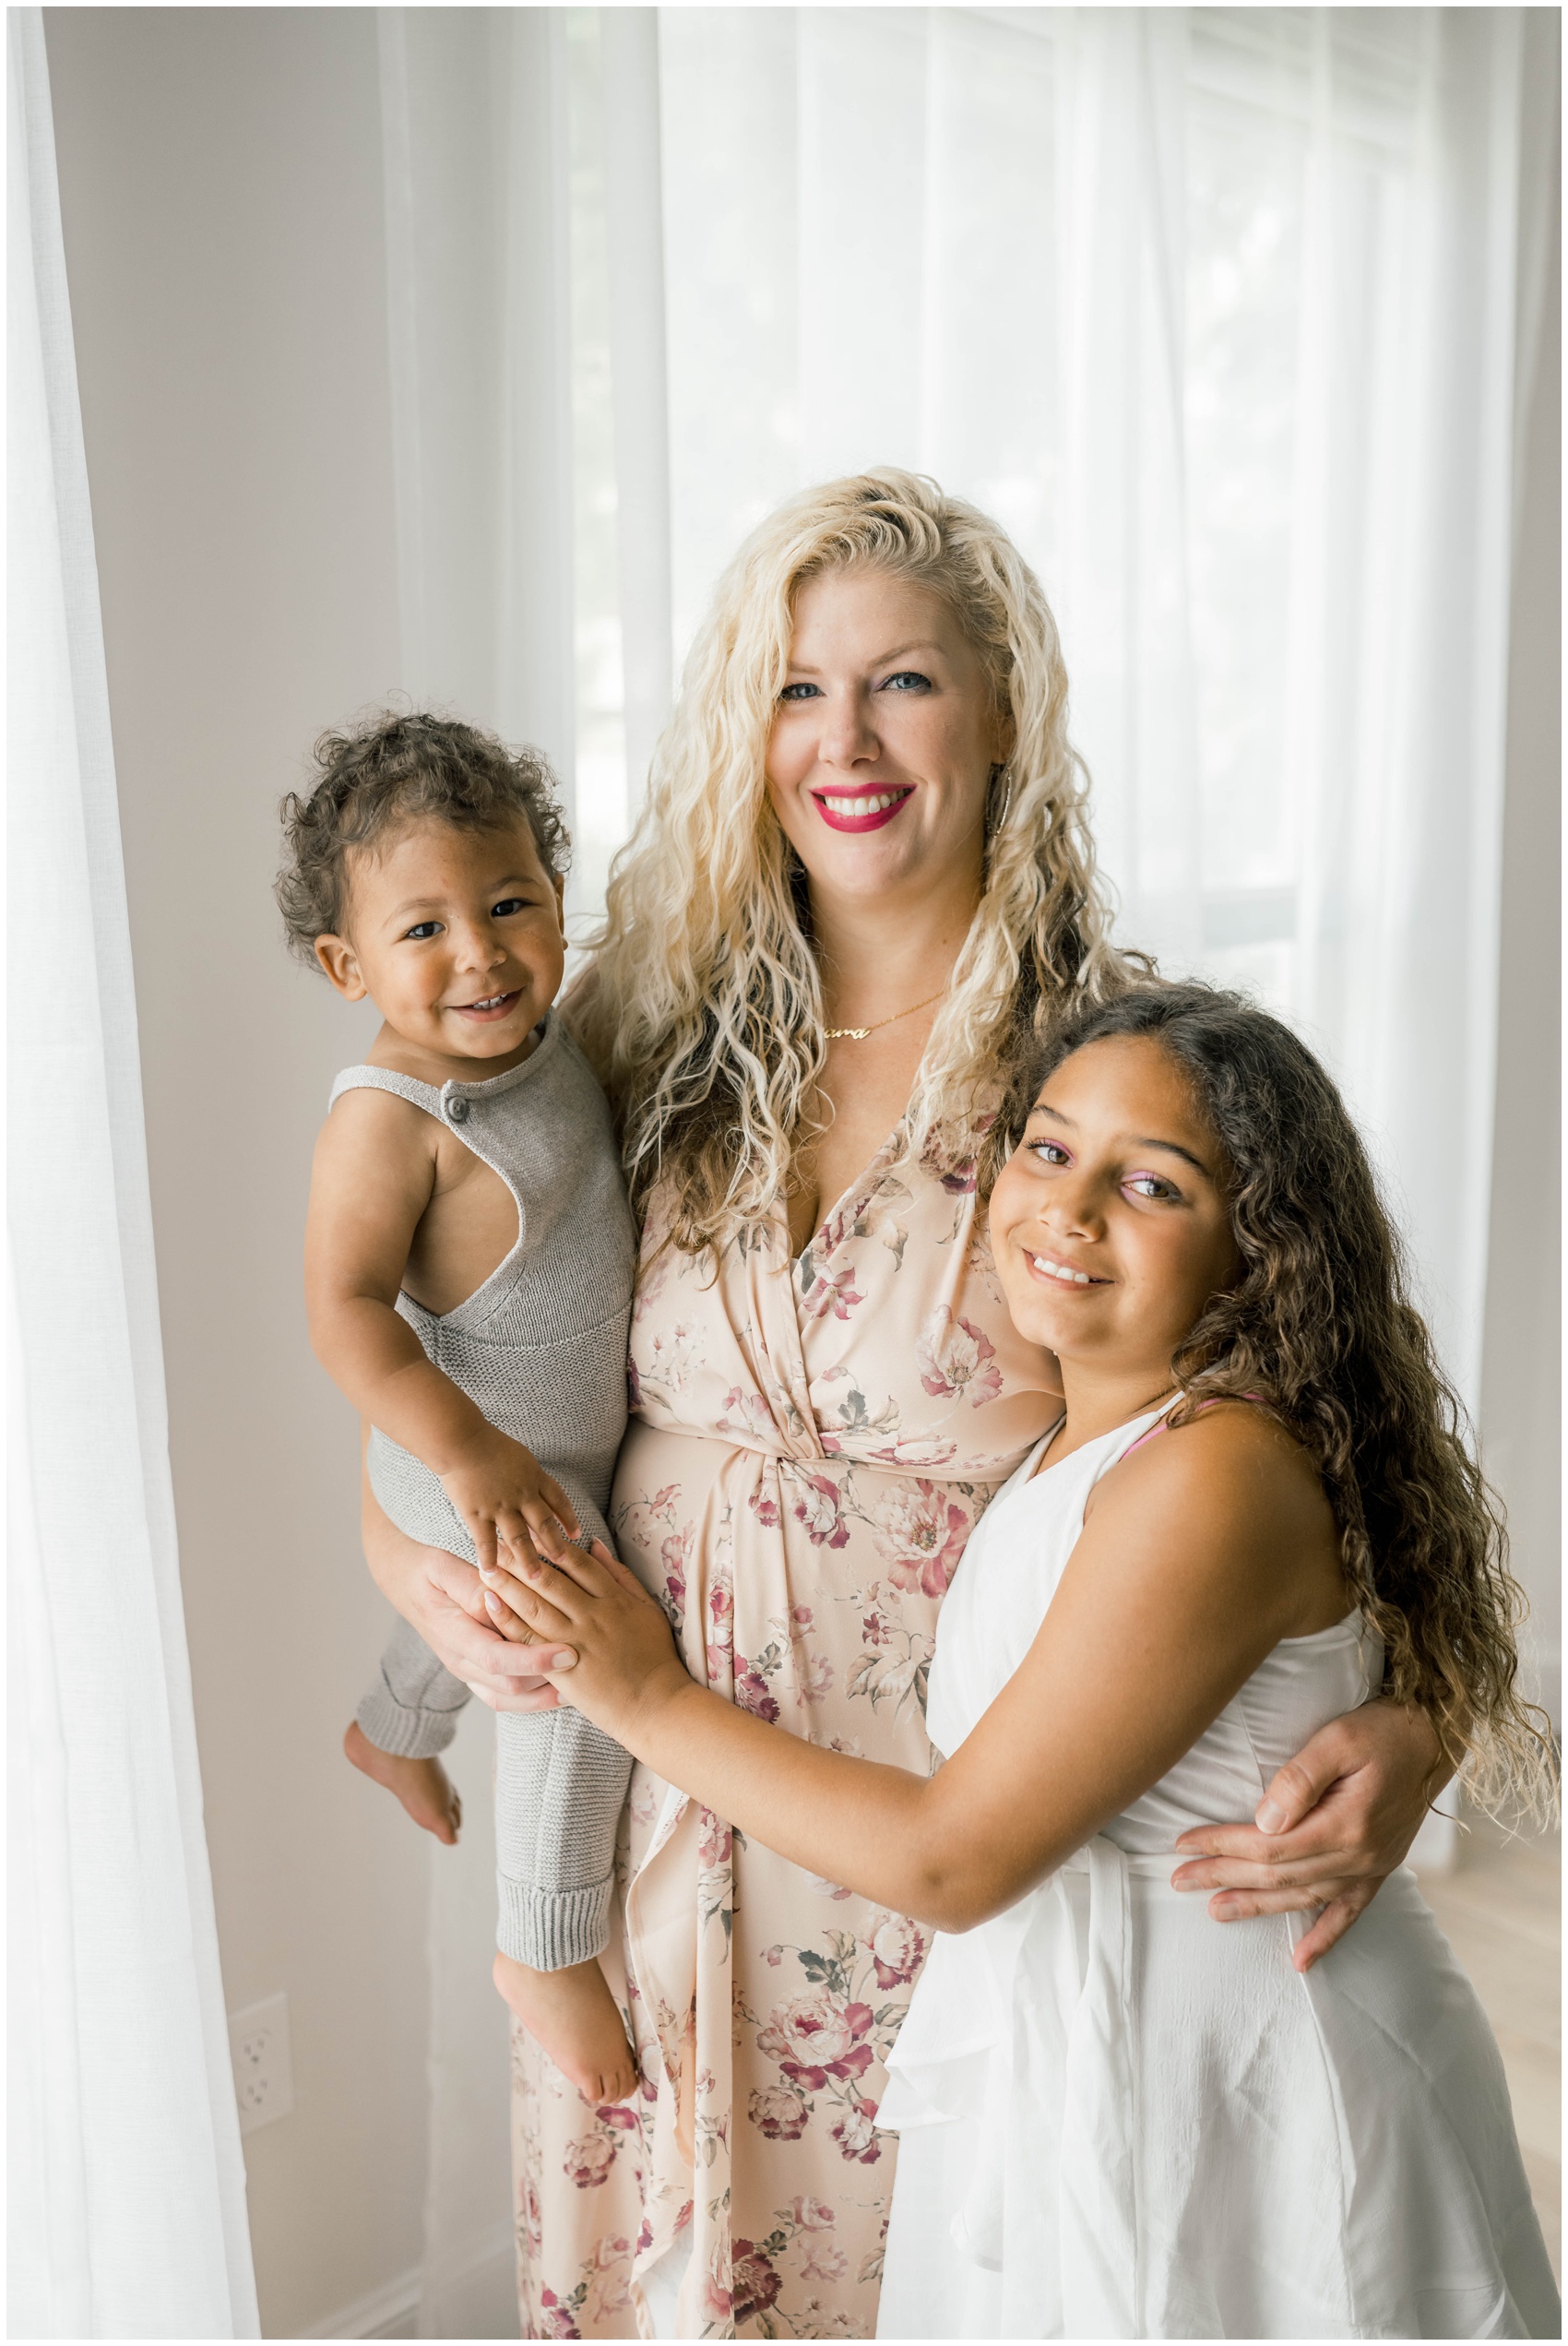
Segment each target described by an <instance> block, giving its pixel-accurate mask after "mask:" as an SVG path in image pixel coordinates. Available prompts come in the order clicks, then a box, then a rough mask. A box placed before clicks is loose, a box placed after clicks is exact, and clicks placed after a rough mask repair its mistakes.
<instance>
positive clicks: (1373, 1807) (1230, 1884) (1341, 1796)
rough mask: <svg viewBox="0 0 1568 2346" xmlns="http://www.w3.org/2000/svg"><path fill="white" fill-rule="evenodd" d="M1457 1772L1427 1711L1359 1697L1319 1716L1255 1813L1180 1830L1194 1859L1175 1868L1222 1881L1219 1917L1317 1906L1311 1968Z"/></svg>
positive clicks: (1178, 1880)
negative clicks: (1324, 1720)
mask: <svg viewBox="0 0 1568 2346" xmlns="http://www.w3.org/2000/svg"><path fill="white" fill-rule="evenodd" d="M1452 1774H1453V1769H1452V1768H1451V1767H1450V1765H1449V1763H1448V1761H1447V1760H1446V1759H1445V1758H1444V1757H1443V1753H1442V1750H1441V1747H1440V1745H1439V1744H1438V1740H1437V1733H1436V1731H1435V1729H1434V1728H1433V1726H1432V1724H1431V1721H1430V1720H1429V1719H1428V1718H1427V1717H1426V1716H1425V1715H1424V1713H1422V1712H1421V1711H1419V1710H1408V1709H1405V1708H1404V1707H1403V1706H1402V1705H1399V1704H1396V1703H1390V1702H1369V1703H1365V1704H1363V1705H1362V1707H1361V1709H1360V1710H1352V1711H1349V1712H1348V1713H1347V1715H1346V1716H1345V1717H1344V1718H1343V1719H1331V1720H1330V1721H1329V1722H1328V1725H1327V1726H1326V1727H1320V1728H1319V1730H1318V1732H1317V1733H1316V1734H1315V1735H1314V1736H1313V1739H1312V1741H1311V1742H1310V1743H1309V1744H1306V1745H1303V1746H1302V1748H1301V1750H1300V1751H1299V1752H1298V1753H1297V1755H1296V1757H1295V1758H1294V1759H1292V1760H1290V1761H1289V1762H1288V1763H1287V1765H1286V1766H1285V1767H1283V1768H1281V1769H1280V1771H1279V1773H1278V1774H1277V1776H1276V1777H1275V1779H1274V1780H1273V1782H1272V1783H1271V1784H1270V1785H1269V1788H1268V1790H1267V1792H1265V1794H1264V1797H1263V1799H1262V1801H1261V1802H1260V1803H1259V1804H1258V1810H1257V1817H1256V1820H1255V1823H1254V1824H1253V1825H1212V1826H1205V1827H1203V1828H1201V1829H1200V1830H1198V1831H1196V1832H1192V1833H1183V1834H1182V1838H1181V1840H1179V1841H1178V1842H1177V1844H1176V1846H1177V1848H1178V1850H1179V1851H1181V1852H1182V1854H1183V1855H1184V1856H1186V1857H1187V1858H1189V1859H1195V1860H1198V1861H1200V1862H1198V1863H1195V1864H1185V1865H1183V1866H1182V1867H1180V1868H1179V1870H1178V1871H1177V1872H1176V1873H1175V1874H1174V1875H1173V1876H1171V1879H1172V1881H1173V1882H1174V1883H1175V1886H1176V1888H1178V1889H1184V1890H1212V1891H1216V1892H1218V1895H1217V1896H1215V1897H1212V1898H1211V1899H1209V1905H1208V1911H1209V1912H1210V1913H1211V1914H1212V1915H1213V1916H1214V1917H1215V1919H1216V1921H1217V1922H1220V1923H1239V1922H1241V1921H1243V1920H1245V1919H1246V1918H1247V1917H1248V1916H1249V1915H1253V1914H1285V1913H1292V1912H1310V1911H1311V1910H1312V1909H1313V1908H1314V1907H1317V1908H1321V1909H1322V1911H1321V1912H1320V1913H1319V1914H1318V1916H1317V1919H1316V1920H1315V1922H1314V1923H1313V1925H1312V1928H1311V1929H1310V1930H1309V1931H1307V1932H1306V1933H1304V1934H1303V1935H1302V1936H1301V1938H1300V1939H1299V1940H1298V1941H1297V1943H1296V1952H1295V1962H1296V1969H1297V1970H1298V1971H1310V1970H1311V1968H1312V1966H1313V1964H1314V1963H1315V1962H1316V1961H1317V1959H1318V1958H1319V1956H1322V1955H1326V1954H1327V1952H1328V1950H1329V1948H1330V1947H1332V1946H1334V1944H1335V1942H1336V1940H1337V1939H1341V1938H1343V1937H1344V1935H1345V1933H1346V1932H1347V1931H1348V1929H1349V1927H1350V1925H1351V1923H1353V1922H1354V1921H1355V1920H1356V1918H1357V1916H1358V1915H1359V1914H1362V1913H1364V1912H1365V1911H1366V1909H1367V1908H1368V1907H1369V1906H1370V1905H1371V1903H1372V1899H1374V1898H1375V1897H1376V1895H1377V1893H1378V1891H1379V1889H1380V1888H1382V1886H1383V1884H1384V1882H1385V1881H1386V1880H1387V1878H1388V1876H1389V1875H1390V1874H1392V1873H1393V1871H1394V1869H1395V1867H1396V1865H1400V1864H1403V1863H1404V1861H1405V1859H1406V1857H1407V1856H1408V1853H1409V1848H1410V1843H1411V1842H1412V1841H1413V1840H1415V1838H1416V1834H1417V1832H1418V1830H1419V1829H1420V1823H1421V1819H1422V1817H1423V1816H1425V1815H1426V1813H1427V1811H1428V1809H1429V1808H1430V1807H1431V1804H1432V1802H1433V1801H1434V1800H1435V1799H1436V1798H1437V1796H1438V1794H1439V1793H1440V1792H1442V1790H1443V1786H1444V1785H1445V1784H1446V1783H1447V1782H1448V1781H1449V1779H1450V1777H1451V1776H1452Z"/></svg>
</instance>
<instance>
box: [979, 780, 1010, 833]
mask: <svg viewBox="0 0 1568 2346" xmlns="http://www.w3.org/2000/svg"><path fill="white" fill-rule="evenodd" d="M999 777H1004V778H1005V780H1006V784H1007V787H1006V789H1005V790H1004V792H1003V793H1002V804H1001V805H1000V806H998V807H995V808H993V807H992V804H991V801H992V799H993V798H994V797H995V795H996V784H997V780H998V778H999ZM1012 804H1013V777H1012V775H1011V774H1010V773H1008V771H1007V768H1006V767H1005V766H993V767H992V769H991V788H990V790H989V792H987V795H986V810H985V835H986V839H987V840H988V841H989V840H993V839H994V838H995V837H996V834H997V832H998V831H999V830H1000V829H1001V828H1002V826H1003V824H1004V822H1005V821H1006V820H1007V812H1008V809H1009V808H1010V807H1011V805H1012Z"/></svg>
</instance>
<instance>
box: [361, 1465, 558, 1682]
mask: <svg viewBox="0 0 1568 2346" xmlns="http://www.w3.org/2000/svg"><path fill="white" fill-rule="evenodd" d="M361 1529H362V1537H363V1540H364V1553H365V1562H366V1563H367V1564H368V1565H369V1566H370V1571H371V1578H373V1579H374V1582H375V1585H376V1587H377V1588H378V1589H379V1590H381V1593H382V1595H383V1596H384V1597H386V1599H387V1601H388V1602H389V1603H391V1604H393V1605H395V1606H396V1607H397V1609H398V1612H399V1613H400V1614H402V1616H403V1618H404V1620H405V1621H407V1622H409V1623H410V1624H411V1625H412V1626H413V1627H414V1628H416V1629H417V1630H418V1631H419V1633H420V1636H421V1637H422V1638H423V1639H424V1641H425V1644H426V1645H427V1646H428V1647H429V1648H430V1649H431V1651H432V1653H434V1656H435V1658H436V1660H437V1661H440V1662H442V1663H443V1664H444V1665H445V1668H446V1669H448V1670H449V1671H450V1672H451V1673H452V1675H453V1676H454V1678H460V1679H461V1680H462V1681H463V1683H464V1685H469V1686H471V1687H472V1688H473V1691H474V1693H475V1694H476V1695H478V1697H479V1698H480V1700H481V1702H485V1703H488V1704H489V1705H490V1708H491V1709H492V1710H553V1709H554V1708H555V1704H556V1694H555V1689H554V1687H553V1686H552V1685H551V1684H550V1682H549V1680H548V1679H547V1678H546V1677H545V1676H544V1675H543V1671H544V1666H545V1663H546V1661H548V1660H549V1659H550V1658H551V1657H552V1654H553V1650H554V1649H553V1648H550V1649H547V1650H546V1651H545V1652H544V1653H540V1652H539V1651H538V1650H537V1649H534V1648H533V1647H531V1646H529V1645H528V1644H526V1643H523V1642H520V1640H521V1638H522V1637H523V1636H524V1633H523V1632H522V1631H521V1629H520V1628H519V1627H518V1625H517V1623H515V1622H514V1623H513V1624H512V1631H513V1633H514V1634H513V1635H506V1634H503V1633H502V1631H500V1630H499V1629H498V1628H496V1627H494V1626H492V1624H491V1621H490V1619H489V1618H488V1616H487V1614H486V1609H485V1603H484V1587H483V1584H482V1582H481V1579H480V1577H479V1574H478V1573H477V1572H476V1571H475V1570H474V1568H473V1566H472V1565H471V1564H465V1563H464V1562H463V1560H462V1558H461V1557H460V1556H455V1555H448V1554H447V1553H446V1551H445V1548H422V1547H421V1546H420V1545H419V1544H418V1542H416V1541H413V1540H410V1539H408V1538H406V1537H405V1536H404V1534H403V1533H402V1532H401V1531H399V1530H398V1527H397V1525H396V1524H395V1523H393V1522H391V1521H389V1519H388V1518H387V1517H386V1516H385V1515H384V1514H383V1513H382V1511H381V1508H380V1507H379V1506H377V1504H376V1501H375V1498H374V1494H373V1493H372V1491H371V1489H370V1486H369V1483H368V1482H367V1483H365V1485H364V1487H363V1491H362V1515H361Z"/></svg>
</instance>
